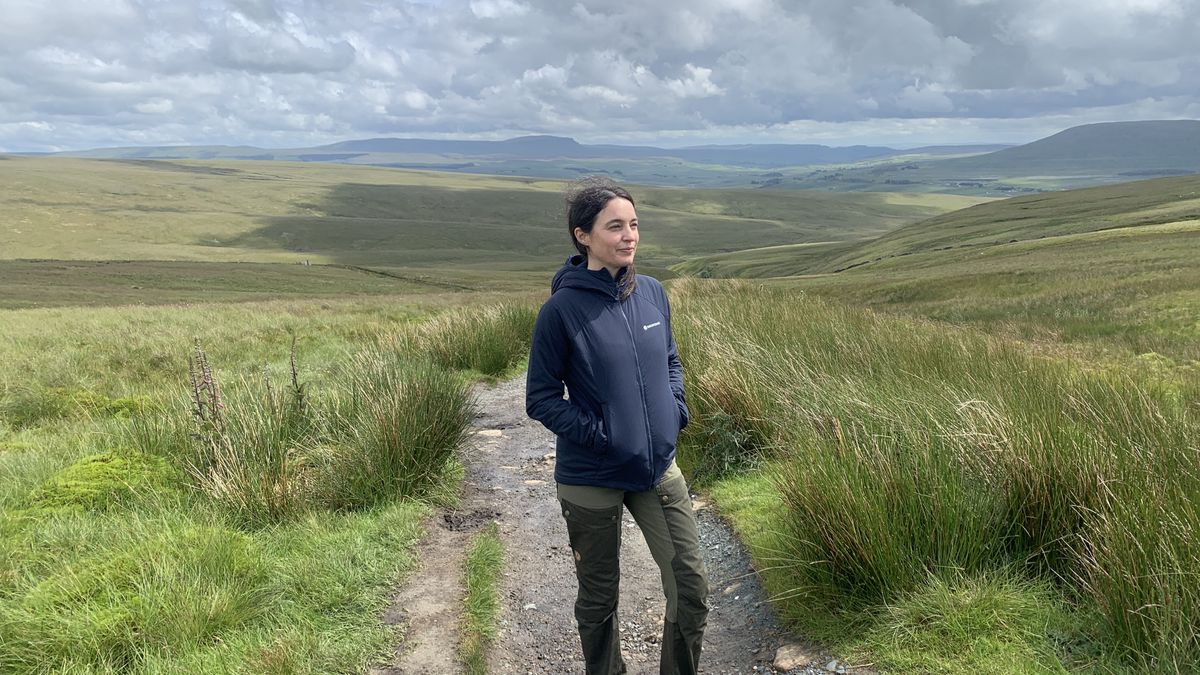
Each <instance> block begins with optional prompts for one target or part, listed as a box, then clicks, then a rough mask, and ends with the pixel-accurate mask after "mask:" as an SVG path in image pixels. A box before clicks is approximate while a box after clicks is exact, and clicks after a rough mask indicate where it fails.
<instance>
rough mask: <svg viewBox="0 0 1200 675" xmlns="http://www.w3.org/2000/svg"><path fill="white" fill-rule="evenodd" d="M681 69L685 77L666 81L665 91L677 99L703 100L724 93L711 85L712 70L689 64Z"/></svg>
mask: <svg viewBox="0 0 1200 675" xmlns="http://www.w3.org/2000/svg"><path fill="white" fill-rule="evenodd" d="M683 68H684V72H686V73H687V76H686V77H682V78H678V79H673V80H668V81H667V89H668V90H669V91H670V92H671V93H673V94H675V95H676V96H678V97H679V98H704V97H705V96H716V95H717V94H723V93H725V90H724V89H722V88H720V87H718V86H717V85H715V84H713V81H712V73H713V71H712V68H701V67H697V66H694V65H692V64H690V63H689V64H687V65H685V66H684V67H683Z"/></svg>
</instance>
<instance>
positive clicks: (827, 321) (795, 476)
mask: <svg viewBox="0 0 1200 675" xmlns="http://www.w3.org/2000/svg"><path fill="white" fill-rule="evenodd" d="M673 297H674V300H675V305H676V313H677V317H676V319H675V325H676V332H677V339H678V341H679V343H680V350H681V355H682V358H683V360H684V364H685V376H686V377H687V383H686V384H687V387H688V392H689V402H690V403H691V404H692V406H693V416H692V425H691V426H690V427H689V429H688V430H687V433H685V435H684V436H683V440H682V445H681V450H680V458H681V463H682V464H683V465H684V466H685V468H690V469H691V470H693V472H694V473H696V474H698V475H700V476H705V475H706V472H707V475H709V476H712V475H720V473H721V472H726V473H728V472H731V471H734V470H737V469H739V467H744V465H745V464H746V462H745V461H743V460H742V459H740V458H739V457H740V456H745V455H747V454H748V453H749V455H750V456H758V457H760V458H767V459H770V460H771V465H772V467H773V471H772V473H771V475H772V476H773V477H774V479H773V480H774V489H775V491H776V493H777V497H778V499H779V500H780V502H781V504H782V505H783V507H784V509H783V513H784V515H782V516H779V517H773V518H772V521H771V522H769V523H763V524H761V526H762V527H769V528H771V529H772V530H774V532H775V534H776V536H775V546H776V547H777V549H778V550H775V551H774V552H773V553H772V554H771V556H772V558H773V559H772V560H771V561H769V562H770V564H772V566H773V567H775V568H776V572H777V576H778V573H782V574H783V575H784V576H785V577H786V579H787V582H786V583H787V585H788V588H785V589H781V590H780V593H781V595H783V596H795V597H803V598H807V600H806V602H813V601H816V602H821V603H824V604H826V605H836V606H839V607H842V608H846V607H858V608H871V607H876V606H879V605H887V604H890V603H892V602H895V601H897V600H898V599H900V598H904V597H908V595H909V594H911V593H913V592H916V591H917V590H919V589H921V588H924V587H926V586H927V585H928V584H929V583H930V582H929V579H930V578H940V579H952V578H957V577H955V576H954V575H963V574H966V575H968V576H978V575H986V574H988V573H990V572H991V571H997V570H1023V573H1024V574H1027V575H1029V576H1030V577H1031V578H1034V579H1040V580H1041V581H1042V582H1048V583H1050V584H1052V585H1056V586H1057V587H1058V588H1060V589H1061V590H1062V591H1063V593H1064V595H1065V596H1069V597H1075V598H1082V599H1083V601H1085V602H1087V603H1090V604H1089V605H1088V606H1087V608H1086V611H1094V612H1099V613H1100V614H1101V616H1103V617H1104V618H1105V622H1106V624H1107V629H1108V636H1109V638H1110V639H1111V641H1112V645H1113V646H1114V649H1116V650H1118V651H1121V652H1123V653H1125V654H1127V655H1129V656H1130V657H1131V658H1132V660H1133V662H1136V663H1139V664H1141V665H1149V666H1152V667H1154V668H1167V669H1189V668H1190V667H1191V666H1192V665H1194V664H1196V663H1198V662H1200V643H1198V641H1197V639H1196V637H1195V636H1196V635H1197V634H1200V630H1197V629H1198V628H1200V595H1198V594H1197V593H1196V592H1194V591H1192V590H1191V589H1193V588H1200V584H1197V583H1196V582H1197V581H1198V580H1200V554H1197V553H1195V552H1196V551H1198V550H1200V468H1198V467H1197V465H1196V462H1195V459H1196V457H1197V455H1198V452H1200V450H1198V446H1197V441H1196V439H1197V438H1200V407H1198V406H1196V405H1195V403H1194V401H1189V400H1188V399H1187V397H1186V396H1185V395H1183V394H1185V393H1186V392H1194V391H1195V383H1194V382H1190V381H1187V380H1179V381H1175V380H1170V379H1163V378H1162V377H1161V376H1160V377H1156V378H1148V377H1145V376H1143V375H1139V374H1137V373H1124V372H1113V371H1111V370H1110V371H1099V370H1084V369H1082V368H1079V367H1077V366H1075V365H1073V364H1070V363H1067V362H1064V361H1058V360H1054V359H1051V358H1045V357H1037V356H1033V355H1032V354H1030V353H1029V350H1028V349H1027V348H1026V347H1025V346H1024V345H1020V344H1016V343H1011V342H1005V341H1001V340H997V339H993V338H989V337H987V336H984V335H982V334H979V333H977V332H973V331H970V330H966V329H957V328H951V327H947V326H944V325H939V324H934V323H931V322H927V321H919V320H911V319H902V318H896V317H885V316H881V315H876V314H873V313H871V312H867V311H861V310H856V309H852V308H848V307H842V306H836V305H830V304H828V303H826V302H823V301H818V300H815V299H813V298H810V297H805V296H803V295H799V296H797V295H795V294H786V293H784V292H780V291H771V290H766V289H756V288H754V287H752V286H749V285H747V284H744V283H742V284H714V283H711V282H702V281H698V280H688V281H685V282H683V283H679V284H677V285H676V286H675V287H674V288H673ZM730 430H733V432H736V433H731V431H730ZM721 437H729V438H732V439H733V441H731V442H728V443H724V444H722V443H712V442H710V441H711V440H712V439H714V438H721ZM734 441H736V442H734ZM731 448H733V449H732V450H731ZM731 458H732V459H731ZM789 613H790V614H793V615H795V614H799V612H789Z"/></svg>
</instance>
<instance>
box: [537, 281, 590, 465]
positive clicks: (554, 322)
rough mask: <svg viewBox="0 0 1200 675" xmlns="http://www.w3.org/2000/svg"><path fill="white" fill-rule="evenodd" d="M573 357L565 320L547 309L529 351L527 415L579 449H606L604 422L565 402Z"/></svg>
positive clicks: (540, 313)
mask: <svg viewBox="0 0 1200 675" xmlns="http://www.w3.org/2000/svg"><path fill="white" fill-rule="evenodd" d="M569 356H570V337H569V336H568V335H567V331H566V328H565V327H564V326H563V321H562V316H560V315H559V313H558V312H557V311H556V310H554V309H553V308H552V307H550V306H549V305H543V306H542V310H541V311H540V312H538V318H537V323H536V324H534V328H533V340H532V342H531V344H530V347H529V371H528V373H527V374H526V380H525V413H526V414H527V415H529V416H530V417H531V418H533V419H535V420H537V421H539V422H541V423H542V424H543V425H544V426H545V427H546V428H547V429H549V430H550V431H552V432H554V434H555V435H557V436H562V437H563V438H565V439H567V440H568V441H571V442H572V443H574V444H576V445H579V446H582V447H585V448H601V447H604V446H606V445H607V444H608V437H607V436H606V435H605V432H604V422H603V420H600V419H598V418H597V417H596V416H595V415H592V414H591V413H589V412H588V411H586V410H584V409H583V408H581V407H580V406H579V405H578V404H576V403H574V402H572V401H568V400H566V399H564V398H563V377H564V374H565V373H566V370H567V359H568V357H569Z"/></svg>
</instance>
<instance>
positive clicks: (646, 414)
mask: <svg viewBox="0 0 1200 675" xmlns="http://www.w3.org/2000/svg"><path fill="white" fill-rule="evenodd" d="M617 309H618V310H619V311H620V312H621V318H622V319H624V320H625V330H626V331H628V332H629V343H630V346H632V347H633V365H634V367H635V368H637V374H638V375H637V377H638V394H639V395H640V397H641V400H642V422H644V423H645V425H646V453H647V454H648V455H649V458H648V459H649V460H650V485H649V486H648V487H647V488H646V489H647V490H651V489H653V488H654V475H655V466H654V436H653V434H651V432H650V410H649V408H647V407H646V383H645V382H644V381H643V380H642V362H641V359H640V358H639V357H638V350H637V338H636V337H635V336H634V334H633V324H631V323H629V316H628V315H627V314H625V307H624V303H622V302H621V301H620V300H617Z"/></svg>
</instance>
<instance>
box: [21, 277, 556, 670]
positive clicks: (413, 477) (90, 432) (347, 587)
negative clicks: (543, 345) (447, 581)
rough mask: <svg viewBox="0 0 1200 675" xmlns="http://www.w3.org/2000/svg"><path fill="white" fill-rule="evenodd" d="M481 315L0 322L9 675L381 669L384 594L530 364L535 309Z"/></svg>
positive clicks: (106, 313)
mask: <svg viewBox="0 0 1200 675" xmlns="http://www.w3.org/2000/svg"><path fill="white" fill-rule="evenodd" d="M498 300H503V301H504V302H498ZM472 301H473V302H480V303H484V304H486V305H488V308H487V309H473V310H472V311H470V312H464V311H463V310H462V309H461V307H460V305H461V294H455V293H447V294H444V295H408V296H402V295H390V296H379V297H376V298H368V299H358V300H347V299H331V300H322V299H306V300H277V301H270V302H263V301H257V302H243V303H207V304H205V303H197V304H192V305H188V306H183V305H168V306H159V307H134V306H120V307H108V308H103V307H100V308H80V307H71V308H53V309H33V310H5V311H3V323H4V330H3V332H0V512H2V517H0V522H2V523H3V525H2V526H0V671H3V672H6V673H10V672H11V673H40V672H79V673H117V672H121V673H175V672H181V671H186V672H196V673H205V672H211V673H229V672H245V673H306V672H307V673H332V672H341V673H358V672H363V671H364V670H365V669H366V668H367V666H368V665H370V664H372V663H379V662H380V660H381V659H386V655H387V654H388V653H389V652H390V650H391V649H392V648H393V646H394V645H395V644H396V643H397V641H398V640H399V636H398V635H397V634H396V632H395V629H393V628H391V627H388V626H385V625H384V624H383V623H382V622H381V621H380V613H381V611H382V609H383V608H384V607H385V606H386V602H387V597H388V594H389V592H390V590H391V589H392V588H393V587H394V585H395V584H396V583H398V582H399V581H400V580H401V579H402V578H403V575H404V573H405V572H406V571H407V570H409V569H411V568H412V566H413V565H414V564H415V560H414V559H413V557H412V556H413V553H412V547H413V546H414V545H415V543H416V542H417V540H418V539H419V537H420V536H421V519H422V518H423V517H424V516H426V515H427V514H428V513H430V511H431V509H433V508H435V507H436V506H437V505H439V504H450V503H453V500H454V499H455V494H456V492H457V487H456V486H457V481H458V480H459V477H460V475H461V464H460V457H459V452H460V450H461V449H462V447H463V445H464V442H465V438H466V435H467V434H468V433H469V424H470V421H471V419H472V417H473V413H474V411H473V407H472V406H473V404H472V402H471V397H470V395H469V386H470V383H471V382H473V381H476V380H479V379H487V378H496V377H502V376H507V375H510V374H512V373H515V372H519V370H520V368H521V362H522V360H523V359H524V357H525V354H526V351H527V349H528V346H527V344H528V335H529V332H530V331H531V329H532V320H533V306H532V305H531V304H521V303H522V302H523V300H522V299H521V298H514V297H513V296H512V295H511V294H504V295H503V296H501V295H499V294H498V295H495V296H491V298H488V297H487V296H485V295H476V296H473V297H472ZM506 303H507V304H506Z"/></svg>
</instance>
